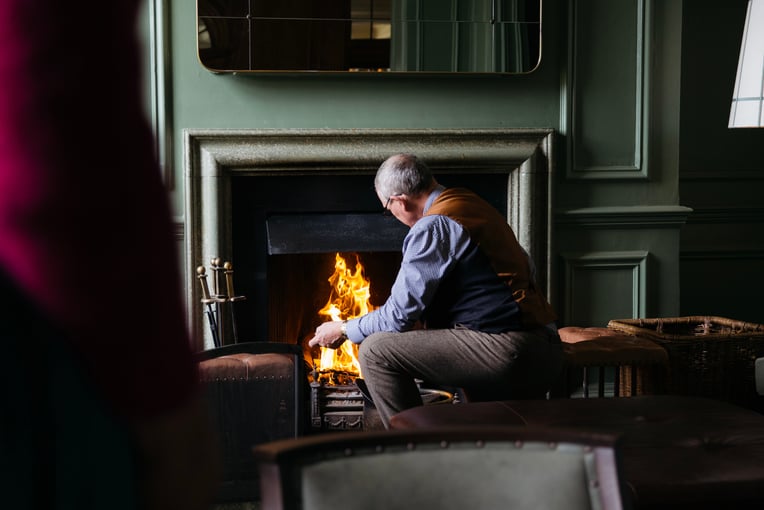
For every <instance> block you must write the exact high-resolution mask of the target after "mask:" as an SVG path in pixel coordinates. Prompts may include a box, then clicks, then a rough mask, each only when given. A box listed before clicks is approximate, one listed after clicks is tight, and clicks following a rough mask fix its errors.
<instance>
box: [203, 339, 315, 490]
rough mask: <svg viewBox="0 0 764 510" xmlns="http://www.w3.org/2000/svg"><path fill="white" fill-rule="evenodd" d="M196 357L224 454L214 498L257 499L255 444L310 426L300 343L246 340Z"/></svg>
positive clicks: (294, 434) (294, 435)
mask: <svg viewBox="0 0 764 510" xmlns="http://www.w3.org/2000/svg"><path fill="white" fill-rule="evenodd" d="M196 360H197V362H198V363H199V377H200V381H201V383H202V386H203V389H204V394H205V397H206V400H207V403H208V405H209V409H210V414H211V416H212V419H213V423H214V425H215V428H216V430H217V434H218V438H219V442H220V449H221V452H222V457H223V482H222V484H221V486H220V490H219V491H218V496H217V498H216V499H217V501H218V502H239V501H241V502H243V501H249V502H251V501H256V500H257V499H258V498H259V492H260V485H259V481H258V477H257V466H256V464H255V462H254V460H253V459H252V455H251V451H252V447H253V446H254V445H257V444H260V443H265V442H268V441H273V440H275V439H283V438H289V437H298V436H300V435H302V434H303V432H304V430H305V429H306V424H307V423H306V420H307V409H306V408H305V406H306V405H307V404H306V398H305V395H306V391H307V375H306V371H305V365H304V359H303V354H302V348H301V347H300V346H299V345H294V344H287V343H278V342H246V343H239V344H234V345H227V346H224V347H219V348H216V349H210V350H207V351H202V352H199V353H197V355H196ZM296 381H297V383H295V382H296Z"/></svg>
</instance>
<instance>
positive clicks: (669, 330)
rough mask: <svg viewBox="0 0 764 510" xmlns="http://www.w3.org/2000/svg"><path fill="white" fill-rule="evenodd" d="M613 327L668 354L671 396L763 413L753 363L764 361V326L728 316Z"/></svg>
mask: <svg viewBox="0 0 764 510" xmlns="http://www.w3.org/2000/svg"><path fill="white" fill-rule="evenodd" d="M608 328H610V329H614V330H616V331H620V332H623V333H628V334H630V335H635V336H639V337H643V338H648V339H650V340H653V341H654V342H656V343H658V344H659V345H661V346H662V347H663V348H664V349H666V351H667V352H668V355H669V381H668V392H669V393H672V394H677V395H696V396H703V397H708V398H716V399H719V400H725V401H728V402H732V403H735V404H738V405H741V406H744V407H748V408H753V409H756V410H759V411H764V401H763V399H762V397H760V396H759V395H758V394H757V393H756V382H755V378H754V371H755V369H754V364H755V360H756V358H759V357H764V324H756V323H752V322H742V321H737V320H732V319H727V318H724V317H713V316H691V317H666V318H655V319H617V320H611V321H610V322H609V323H608Z"/></svg>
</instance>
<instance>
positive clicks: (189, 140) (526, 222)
mask: <svg viewBox="0 0 764 510" xmlns="http://www.w3.org/2000/svg"><path fill="white" fill-rule="evenodd" d="M553 135H554V133H553V131H552V130H550V129H496V130H494V129H475V130H371V129H370V130H363V129H360V130H249V131H241V130H186V131H185V156H186V157H185V172H186V197H187V198H186V204H185V235H186V254H185V258H186V274H187V275H190V277H189V278H188V280H189V281H188V282H187V303H188V317H189V329H190V331H191V332H192V335H193V338H194V339H195V341H196V342H197V345H196V346H195V347H196V348H197V350H202V349H205V348H210V347H211V346H212V338H210V335H209V333H208V332H207V328H206V326H205V322H204V316H203V314H202V309H201V307H199V302H200V297H201V296H200V295H199V293H200V291H199V288H198V284H196V281H195V278H194V276H195V274H196V273H195V268H196V267H197V266H199V265H203V264H207V263H208V262H209V261H210V260H211V259H213V258H215V257H223V258H224V259H226V260H231V261H232V262H233V265H234V267H235V268H236V290H237V294H242V295H245V296H247V300H246V301H244V302H243V303H240V306H239V308H237V319H238V320H237V322H238V325H239V338H240V341H260V340H269V341H277V342H288V343H301V342H303V341H304V338H305V336H306V335H307V334H309V333H310V332H311V331H312V330H313V329H314V328H315V325H316V324H315V322H311V320H313V321H315V320H317V319H316V318H315V312H316V310H318V309H319V308H320V307H321V306H323V304H324V302H323V300H325V298H326V294H325V292H323V291H320V290H319V291H313V290H311V287H310V286H309V285H308V284H307V283H306V282H310V285H320V284H321V283H322V276H321V275H322V274H323V273H325V271H326V262H325V261H326V259H327V257H333V256H334V253H335V252H337V251H341V252H354V253H359V252H360V253H361V256H362V257H363V258H364V265H365V266H366V267H367V269H369V270H370V271H372V272H376V273H378V274H377V275H373V276H372V282H373V285H375V286H376V287H377V288H378V289H379V290H378V292H379V295H378V296H376V297H375V299H376V300H377V303H376V304H381V302H383V301H384V299H385V297H386V296H385V295H384V294H385V292H389V285H390V284H391V282H392V278H393V277H394V274H395V270H396V269H397V265H396V264H397V262H398V261H399V256H400V247H401V240H402V237H403V236H404V235H405V230H402V229H401V226H399V225H396V222H395V220H390V219H387V218H382V217H381V215H380V212H379V211H380V210H381V207H380V205H379V202H378V199H377V197H376V195H375V193H374V190H373V176H374V173H375V172H376V169H377V167H378V166H379V164H380V163H381V162H382V161H383V160H384V159H386V158H387V157H388V156H390V155H391V154H394V153H398V152H412V153H415V154H417V155H419V156H421V157H422V158H423V159H424V160H425V161H427V163H428V164H429V165H430V166H431V168H432V169H433V173H434V174H435V175H436V177H437V178H438V180H439V181H441V182H443V183H444V184H446V185H447V186H465V187H469V188H471V189H473V190H474V191H476V192H477V193H478V194H481V195H482V196H484V198H486V199H487V200H488V201H489V202H491V203H493V204H494V205H495V206H496V207H497V208H499V209H500V210H505V211H506V214H507V221H508V222H509V223H510V225H511V226H512V227H513V229H514V231H515V233H516V235H517V237H518V240H519V241H520V243H521V244H522V245H523V247H524V248H525V249H526V250H527V251H528V252H529V254H530V255H531V257H532V259H533V260H534V262H535V265H536V268H537V273H538V280H539V284H540V285H541V287H542V288H544V289H545V291H546V293H547V296H548V297H549V298H550V300H553V298H554V296H553V295H552V293H551V292H550V291H551V289H550V287H549V281H550V273H551V272H552V265H551V257H550V253H551V246H550V239H551V232H550V230H551V227H550V214H549V207H550V202H551V201H550V197H551V178H550V177H551V175H552V172H553V157H552V155H553V151H552V146H553ZM383 220H385V221H392V223H383V222H382V221H383ZM404 229H405V227H404ZM369 261H372V262H369ZM316 305H317V306H316ZM302 310H307V311H306V312H302ZM311 313H312V314H313V318H312V319H311V318H310V314H311ZM350 400H352V399H350Z"/></svg>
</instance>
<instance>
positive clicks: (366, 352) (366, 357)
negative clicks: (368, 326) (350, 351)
mask: <svg viewBox="0 0 764 510" xmlns="http://www.w3.org/2000/svg"><path fill="white" fill-rule="evenodd" d="M394 337H395V333H387V332H380V333H373V334H371V335H369V336H367V337H366V338H364V340H363V342H361V344H360V345H359V346H358V358H359V361H360V362H361V365H363V364H365V363H370V362H371V363H379V362H380V361H382V360H384V359H385V357H386V353H387V352H388V349H389V346H390V344H391V342H392V340H393V338H394Z"/></svg>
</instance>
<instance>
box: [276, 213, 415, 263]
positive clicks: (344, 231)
mask: <svg viewBox="0 0 764 510" xmlns="http://www.w3.org/2000/svg"><path fill="white" fill-rule="evenodd" d="M266 228H267V232H268V233H267V243H268V255H285V254H300V253H329V252H335V251H339V252H351V251H354V252H355V251H367V252H376V251H398V250H400V249H401V247H402V246H403V238H404V237H406V234H407V233H408V230H409V228H408V227H407V226H406V225H404V224H402V223H401V222H399V221H398V220H396V219H395V218H392V217H387V216H382V215H381V214H316V213H311V214H284V215H274V216H271V217H270V218H268V219H267V220H266Z"/></svg>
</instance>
